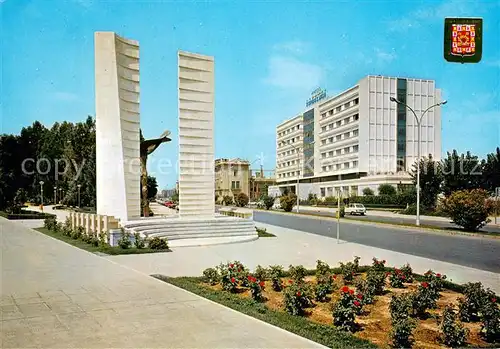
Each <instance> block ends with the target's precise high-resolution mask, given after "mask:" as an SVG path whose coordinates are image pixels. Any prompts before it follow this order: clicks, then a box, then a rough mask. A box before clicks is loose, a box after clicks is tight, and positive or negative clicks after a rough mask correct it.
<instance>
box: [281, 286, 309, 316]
mask: <svg viewBox="0 0 500 349" xmlns="http://www.w3.org/2000/svg"><path fill="white" fill-rule="evenodd" d="M290 281H291V280H290ZM283 302H284V305H285V310H286V311H287V312H288V313H289V314H291V315H304V310H305V308H308V307H310V306H311V305H312V301H311V298H310V297H309V290H308V289H307V288H306V287H305V284H303V283H300V284H295V283H292V284H291V285H290V286H287V287H286V288H285V291H284V292H283Z"/></svg>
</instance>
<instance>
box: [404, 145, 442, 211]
mask: <svg viewBox="0 0 500 349" xmlns="http://www.w3.org/2000/svg"><path fill="white" fill-rule="evenodd" d="M419 167H420V204H421V205H422V206H423V207H425V208H427V209H432V208H434V207H435V206H436V200H437V196H438V194H439V193H440V192H441V189H440V188H441V183H442V181H443V174H442V171H441V164H440V163H439V162H437V161H434V159H433V158H432V155H431V154H429V156H428V157H424V158H422V159H420V166H419ZM410 175H411V177H412V179H413V184H415V185H416V184H417V163H414V164H413V168H412V170H411V173H410Z"/></svg>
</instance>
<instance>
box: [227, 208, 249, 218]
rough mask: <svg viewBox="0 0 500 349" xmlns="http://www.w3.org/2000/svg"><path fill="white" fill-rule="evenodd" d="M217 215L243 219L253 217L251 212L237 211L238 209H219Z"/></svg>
mask: <svg viewBox="0 0 500 349" xmlns="http://www.w3.org/2000/svg"><path fill="white" fill-rule="evenodd" d="M219 213H220V214H222V215H224V216H230V217H238V218H245V219H250V218H252V217H253V212H252V211H250V210H245V209H238V208H221V209H219Z"/></svg>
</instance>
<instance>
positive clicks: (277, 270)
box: [269, 265, 283, 292]
mask: <svg viewBox="0 0 500 349" xmlns="http://www.w3.org/2000/svg"><path fill="white" fill-rule="evenodd" d="M282 276H283V267H282V266H281V265H271V266H270V267H269V277H270V279H271V282H272V285H273V290H275V291H276V292H279V291H281V289H282V288H283V285H282V283H281V277H282Z"/></svg>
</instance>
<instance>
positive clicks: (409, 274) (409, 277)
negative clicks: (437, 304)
mask: <svg viewBox="0 0 500 349" xmlns="http://www.w3.org/2000/svg"><path fill="white" fill-rule="evenodd" d="M400 270H401V272H402V273H403V275H404V276H405V279H406V282H409V283H411V282H413V269H412V268H411V266H410V264H408V263H406V264H405V265H403V266H402V267H401V268H400Z"/></svg>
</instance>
